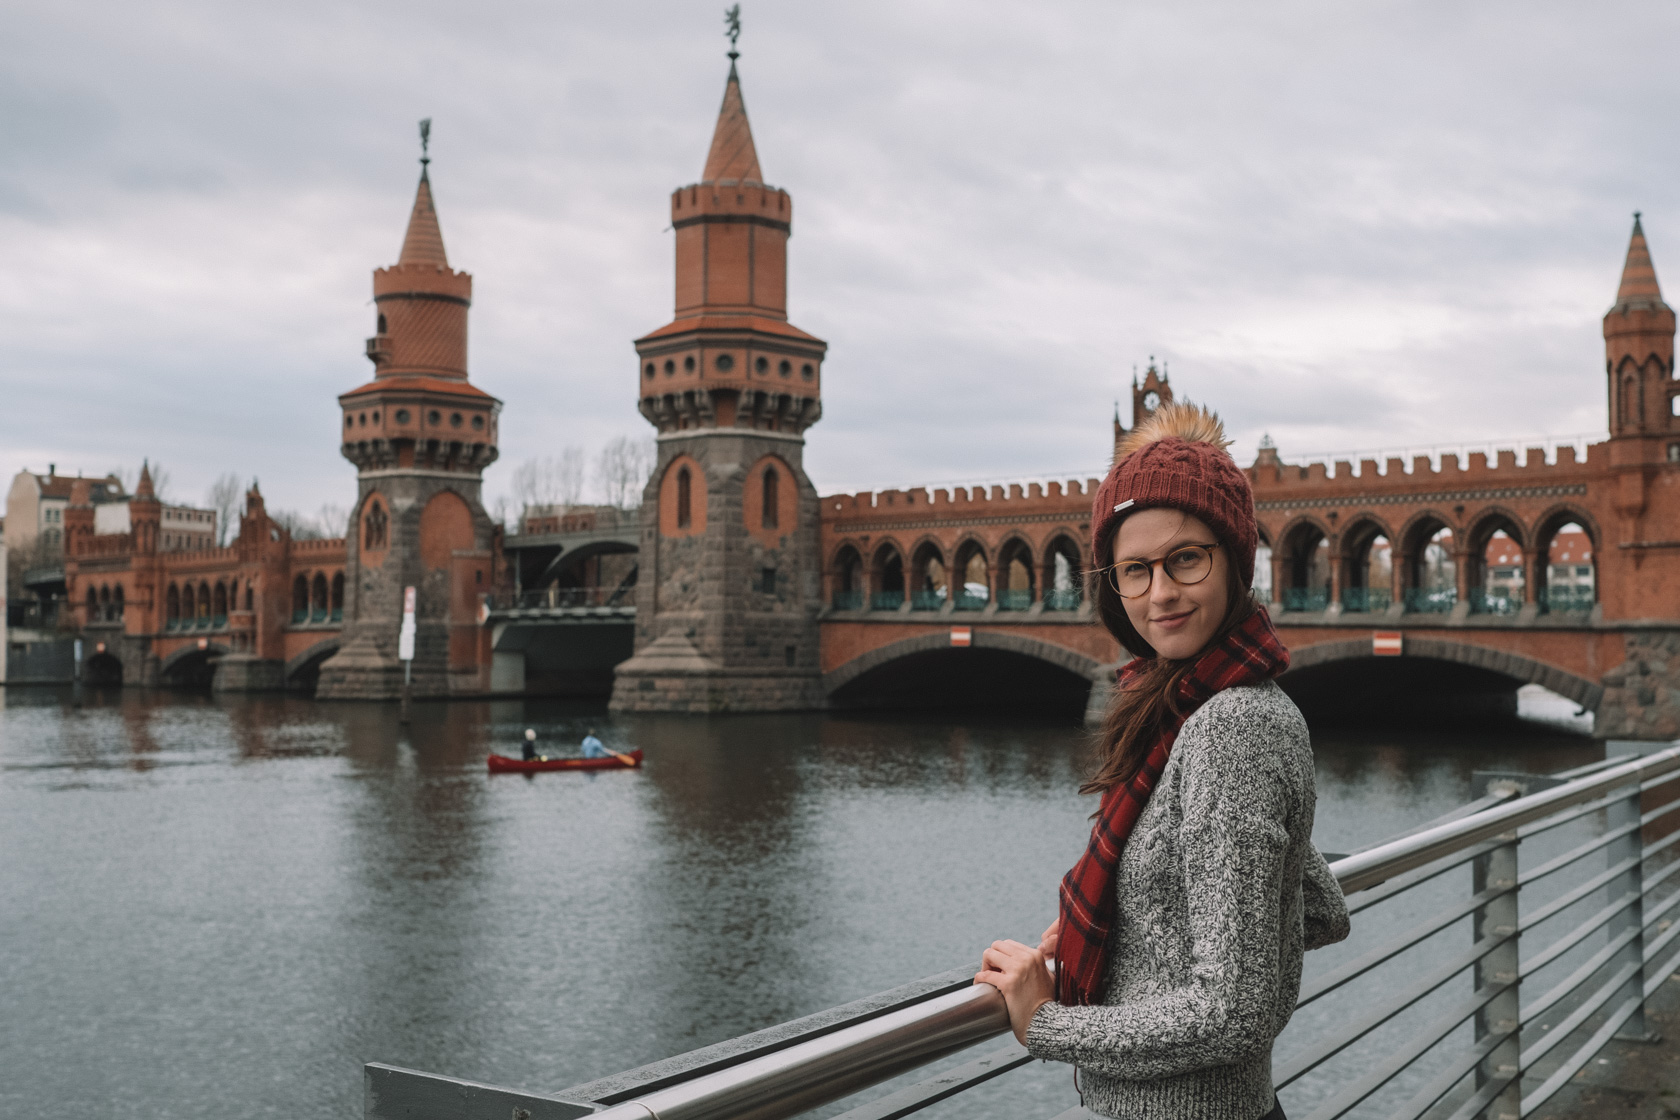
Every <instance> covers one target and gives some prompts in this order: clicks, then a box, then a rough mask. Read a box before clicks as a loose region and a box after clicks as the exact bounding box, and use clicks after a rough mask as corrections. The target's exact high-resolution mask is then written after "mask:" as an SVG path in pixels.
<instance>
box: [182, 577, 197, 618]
mask: <svg viewBox="0 0 1680 1120" xmlns="http://www.w3.org/2000/svg"><path fill="white" fill-rule="evenodd" d="M197 598H198V596H197V595H195V594H194V593H193V585H192V584H190V583H189V584H187V585H186V587H184V588H182V589H181V621H182V622H183V623H184V624H186V625H188V626H190V625H192V620H193V619H195V618H197V617H198V604H197V603H196V602H194V600H195V599H197Z"/></svg>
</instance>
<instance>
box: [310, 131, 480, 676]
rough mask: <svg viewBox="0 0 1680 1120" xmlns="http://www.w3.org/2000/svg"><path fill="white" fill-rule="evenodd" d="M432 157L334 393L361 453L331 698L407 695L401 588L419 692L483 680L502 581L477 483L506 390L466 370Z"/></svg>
mask: <svg viewBox="0 0 1680 1120" xmlns="http://www.w3.org/2000/svg"><path fill="white" fill-rule="evenodd" d="M429 124H430V122H429V121H427V122H424V123H422V125H421V138H422V144H424V143H425V142H426V140H427V139H428V137H429V127H428V126H429ZM429 163H430V160H429V158H427V156H425V155H424V154H422V156H421V160H420V164H421V171H420V185H419V188H418V189H417V190H416V192H415V196H414V209H413V211H412V213H411V214H410V215H409V219H408V230H407V233H406V234H405V235H404V236H403V244H402V252H401V253H400V254H399V255H398V257H397V263H396V264H394V265H392V266H390V267H389V268H381V269H376V270H375V271H374V274H373V302H374V307H375V311H376V315H377V319H376V323H375V332H374V335H373V337H372V338H370V339H368V341H367V356H368V358H369V360H370V361H372V362H373V367H374V377H373V380H372V381H370V382H368V383H367V384H366V385H363V386H361V387H359V388H356V389H352V390H351V391H350V392H348V393H345V394H344V395H343V396H341V397H339V398H338V403H339V406H340V409H341V412H342V423H343V427H342V429H341V432H342V436H343V438H342V442H341V444H340V448H339V450H340V451H341V452H342V453H343V455H344V457H345V458H346V459H348V460H350V461H351V462H352V463H354V464H355V465H356V479H357V494H356V506H355V510H354V512H353V513H352V515H351V517H350V522H349V524H348V526H347V527H346V529H347V532H346V539H345V602H344V614H345V626H344V634H343V644H342V645H341V647H340V649H339V652H338V653H337V654H335V655H334V656H333V657H332V659H331V660H329V661H328V662H327V663H326V664H325V665H323V666H322V667H321V677H320V683H319V685H318V686H317V689H316V695H318V696H322V697H331V698H370V699H373V698H381V697H393V696H397V695H400V693H401V691H402V686H403V668H402V663H401V662H400V661H398V659H397V635H398V631H399V629H400V628H401V624H402V609H403V590H404V588H405V587H414V588H415V589H416V596H417V605H416V630H417V633H416V642H415V656H414V666H413V671H414V683H413V687H414V694H415V695H417V696H440V695H447V694H449V693H452V692H475V691H481V690H482V689H483V688H484V687H485V686H486V685H487V680H486V674H485V669H486V662H487V658H488V654H487V653H485V652H484V649H483V646H484V642H483V635H482V634H481V632H480V631H481V627H480V625H479V605H480V601H481V597H482V596H484V595H487V594H489V593H490V591H491V588H492V586H493V580H494V576H495V572H494V561H495V549H496V541H495V527H494V524H493V523H492V521H491V520H490V518H489V516H488V515H487V514H486V513H485V512H484V506H483V502H482V500H481V488H482V485H483V483H482V473H483V470H484V468H485V467H487V466H489V465H490V464H491V463H493V462H495V460H496V456H497V448H496V439H497V435H496V430H497V423H498V418H499V416H500V413H501V407H502V402H501V401H499V400H497V399H496V398H495V397H492V396H491V395H490V394H488V393H486V392H484V390H482V389H480V388H478V387H477V386H475V385H473V384H471V383H470V382H469V381H468V378H467V311H468V308H469V307H471V305H472V277H471V276H470V275H469V274H467V273H465V272H457V271H455V270H454V269H452V268H450V266H449V258H448V257H447V255H446V254H445V253H444V248H443V232H442V229H441V228H440V227H439V225H438V217H437V209H436V206H435V205H434V204H433V201H432V184H431V176H430V174H429V167H428V165H429Z"/></svg>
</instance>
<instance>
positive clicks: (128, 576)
mask: <svg viewBox="0 0 1680 1120" xmlns="http://www.w3.org/2000/svg"><path fill="white" fill-rule="evenodd" d="M670 220H671V225H672V228H673V230H674V232H675V237H674V243H675V244H674V249H675V285H674V296H675V298H674V306H673V318H672V320H671V321H670V322H668V323H667V324H665V325H664V326H660V327H658V328H656V329H654V330H652V331H650V332H649V333H647V334H645V335H643V336H642V337H641V338H640V339H638V340H636V343H635V349H636V366H635V369H634V383H635V385H636V407H637V409H638V411H639V412H640V414H641V415H642V416H643V417H644V418H645V419H646V420H647V421H648V422H649V423H650V424H651V425H653V427H654V428H655V429H656V431H657V448H658V458H657V462H656V464H655V465H654V468H653V470H652V474H651V477H650V479H649V481H648V482H647V485H646V488H645V489H644V491H643V495H642V501H641V506H640V509H639V511H624V513H623V516H622V517H618V516H617V515H615V519H614V523H613V524H612V525H611V526H607V525H605V524H597V525H593V526H583V525H581V524H572V525H568V524H566V523H562V522H561V521H557V522H556V523H555V524H553V525H537V526H535V527H534V528H528V529H527V531H526V532H524V533H522V534H519V535H517V536H515V537H514V538H512V539H509V540H507V541H505V542H504V540H503V539H502V537H501V535H500V530H499V529H498V528H497V527H495V526H494V525H493V523H492V521H491V519H490V518H489V517H487V516H486V514H485V512H484V509H483V506H482V504H481V501H480V485H481V482H480V479H481V474H482V471H483V470H484V469H485V468H486V467H487V466H489V465H490V464H492V463H493V462H494V461H495V459H496V456H497V450H496V440H497V429H498V424H499V418H500V411H501V403H500V402H499V401H498V400H496V398H494V397H491V396H489V395H488V394H487V393H485V392H484V391H482V390H480V389H478V388H477V387H475V386H473V385H471V384H470V383H469V381H468V377H467V354H466V325H467V309H468V307H469V306H470V303H471V293H472V283H471V277H470V276H469V275H468V274H466V273H464V272H456V271H454V270H452V269H451V267H450V265H449V263H448V261H447V258H446V256H445V254H444V249H443V236H442V232H441V227H440V225H439V222H438V218H437V213H436V210H435V208H434V206H433V203H432V195H431V186H430V182H429V178H428V176H427V174H426V173H425V172H423V173H422V175H421V179H420V184H419V188H418V191H417V194H416V198H415V202H414V207H413V210H412V213H411V216H410V221H409V226H408V230H407V234H406V236H405V239H404V242H403V247H402V252H401V255H400V258H399V261H398V263H397V264H396V265H394V266H391V267H390V268H387V269H380V270H377V271H376V272H375V274H374V295H375V303H376V311H375V313H376V323H375V324H374V330H375V334H374V336H373V337H372V338H370V339H368V340H367V344H366V353H367V356H368V357H369V358H370V359H371V360H372V361H373V363H374V366H375V371H376V372H375V377H374V380H373V381H372V382H369V383H368V384H366V385H363V386H362V387H360V388H358V389H354V390H351V391H350V392H348V393H346V394H344V395H343V396H341V397H340V398H339V403H340V406H341V417H342V421H343V427H342V428H341V429H340V431H339V439H340V451H341V453H342V454H343V455H344V457H345V458H346V459H348V460H350V462H351V463H352V464H354V465H355V467H356V469H357V491H356V498H355V504H354V507H353V512H352V514H351V517H350V520H349V524H348V526H347V528H349V529H350V533H349V535H348V536H347V537H346V538H345V539H343V540H333V541H320V542H302V541H292V540H291V539H290V538H289V537H287V536H286V535H285V534H284V533H282V532H280V531H279V530H278V528H276V527H275V526H274V525H273V524H272V522H271V521H269V520H268V518H267V517H266V514H265V513H264V512H263V509H262V503H261V497H260V495H257V494H256V493H255V492H254V491H253V493H252V494H251V495H250V496H249V497H248V501H247V508H246V512H245V517H244V519H243V522H242V527H241V530H240V535H239V538H238V540H237V541H236V542H235V543H234V544H233V545H232V546H231V547H230V548H227V549H219V550H214V551H211V552H201V553H179V554H160V553H159V552H158V551H157V548H156V541H155V539H152V537H153V536H155V534H152V533H151V530H148V529H146V528H145V524H146V519H145V515H144V511H143V510H142V509H141V508H140V506H139V505H137V506H136V507H135V513H134V518H135V525H136V530H135V532H134V533H132V534H126V535H124V536H122V537H95V536H93V535H92V533H91V519H92V509H91V506H90V505H89V504H88V503H87V501H86V496H85V495H83V496H82V498H81V499H80V500H79V501H76V502H73V503H72V507H73V508H72V509H71V510H69V511H67V513H66V528H67V532H68V531H69V530H70V529H71V528H72V527H71V526H70V524H69V522H70V520H71V514H74V515H75V517H76V518H77V519H79V520H78V521H77V526H79V528H77V529H76V534H75V535H74V539H70V538H67V544H68V549H67V551H68V556H67V560H66V581H67V584H68V585H69V586H70V588H71V597H72V605H73V606H74V607H75V612H74V615H73V622H74V624H76V625H78V626H80V627H81V629H82V630H83V632H84V635H85V636H86V637H88V638H90V639H95V640H96V644H98V643H103V647H104V648H103V649H102V650H100V651H99V654H98V655H99V656H101V657H106V658H109V659H110V660H109V661H107V662H105V663H104V664H105V667H106V668H107V669H110V668H111V666H112V663H113V662H114V663H115V664H116V665H118V666H120V672H121V674H122V676H123V677H124V678H126V679H130V680H139V681H153V680H157V681H168V680H171V679H186V678H191V677H193V676H194V675H195V674H200V675H201V674H202V673H203V672H204V671H206V666H207V663H208V662H209V661H210V660H211V659H212V657H213V656H214V655H219V667H218V668H217V669H216V681H217V685H218V686H219V687H230V688H260V687H279V686H282V685H285V684H287V683H289V682H290V683H301V682H303V681H306V680H307V678H308V677H309V676H310V675H311V674H312V673H313V672H314V670H315V669H316V668H317V667H319V669H320V681H321V694H323V695H328V696H334V697H355V696H361V697H382V696H390V695H393V693H394V691H395V690H396V689H397V688H399V687H400V681H401V679H402V670H401V667H400V665H399V664H398V662H397V660H396V638H397V630H398V623H399V618H400V613H401V605H402V592H403V588H404V587H405V586H415V587H417V588H418V589H419V596H418V604H419V631H420V633H419V641H418V646H417V653H416V657H415V663H414V673H415V681H416V689H417V691H418V692H420V693H421V694H430V695H462V694H478V695H482V694H485V693H492V692H516V691H524V690H529V689H531V688H533V687H537V682H539V681H541V682H545V683H543V685H542V687H544V688H551V687H552V688H558V689H564V688H566V687H568V680H569V681H570V685H571V686H577V685H578V684H579V682H580V681H583V678H584V677H585V676H587V677H588V680H587V681H584V682H583V683H585V684H587V686H588V687H589V688H591V689H594V690H596V691H600V690H603V689H606V688H609V687H610V689H611V693H612V704H613V706H614V707H615V708H616V709H618V710H625V711H720V710H732V711H765V710H778V709H780V710H789V709H794V710H797V709H811V708H820V707H825V706H842V705H879V706H894V705H912V704H914V705H922V704H928V703H930V702H933V703H937V702H946V703H972V704H982V703H997V702H1000V701H1002V702H1007V703H1009V704H1011V705H1013V706H1021V705H1025V704H1030V703H1034V702H1043V703H1047V704H1053V705H1058V706H1073V707H1077V706H1078V705H1088V706H1089V707H1091V708H1095V707H1097V706H1100V704H1101V702H1102V700H1103V696H1104V689H1105V688H1106V683H1105V682H1106V681H1107V679H1108V676H1109V673H1110V671H1111V669H1112V667H1113V666H1114V665H1115V663H1116V661H1117V660H1118V657H1119V650H1118V649H1117V648H1116V646H1115V645H1114V643H1113V642H1112V641H1111V640H1110V639H1109V638H1108V637H1107V636H1106V635H1105V634H1104V633H1103V632H1102V631H1101V630H1100V629H1099V628H1098V627H1096V626H1094V625H1093V624H1092V620H1091V617H1090V613H1089V609H1088V607H1086V605H1085V604H1084V596H1083V584H1084V575H1083V570H1084V567H1085V557H1086V553H1087V551H1088V548H1089V531H1090V526H1089V518H1088V511H1089V505H1090V500H1091V493H1092V488H1093V486H1094V483H1095V479H1094V478H1086V479H1082V480H1069V481H1047V482H1036V483H1022V484H1014V485H1008V486H978V487H947V488H941V489H928V488H909V489H900V490H886V491H881V492H875V493H862V494H840V495H829V496H827V497H824V496H821V495H820V494H819V493H818V492H817V490H816V489H815V487H814V486H813V485H812V484H811V482H810V480H809V478H808V477H807V476H806V475H805V473H804V469H803V450H804V445H805V440H806V433H807V431H808V430H809V429H810V427H811V426H812V425H814V424H816V423H817V422H818V421H819V420H820V419H821V416H822V403H821V389H822V382H823V378H824V377H825V375H826V371H825V366H824V363H825V361H826V356H827V344H826V343H825V342H824V341H823V340H821V339H818V338H816V337H814V336H812V335H810V334H807V333H805V332H804V331H801V330H799V329H798V328H796V327H794V326H793V325H792V324H791V323H790V322H789V321H788V314H787V285H788V278H789V272H788V267H787V266H788V261H787V256H786V253H787V242H788V239H789V238H790V236H791V234H792V226H793V202H792V199H791V197H790V195H789V194H788V192H787V191H785V190H782V189H780V188H776V187H772V186H769V185H767V184H766V183H765V182H764V179H763V172H762V170H761V168H760V166H759V162H758V156H757V151H756V148H755V146H754V143H753V138H752V133H751V129H750V127H749V125H748V122H747V116H746V108H745V102H744V99H743V97H742V94H741V88H740V80H739V76H738V74H737V72H736V70H735V68H734V67H731V70H730V73H729V76H728V79H727V81H726V84H725V92H724V99H723V104H722V107H721V109H720V112H719V115H718V120H717V124H716V127H715V131H714V135H713V138H712V144H711V148H710V151H709V153H708V156H707V159H706V164H705V168H704V170H703V172H702V175H701V178H700V180H699V181H697V182H695V183H692V184H689V185H687V186H684V187H681V188H680V189H678V190H676V191H674V192H673V193H672V194H671V196H670ZM1674 332H1675V317H1674V312H1673V311H1672V310H1670V309H1669V307H1668V306H1667V305H1666V304H1665V303H1664V302H1663V300H1662V295H1661V292H1660V289H1659V287H1658V284H1657V277H1656V273H1655V270H1654V268H1653V266H1652V264H1651V259H1650V254H1649V250H1648V247H1647V245H1646V240H1645V235H1644V231H1643V228H1642V226H1641V225H1640V223H1639V222H1638V220H1637V219H1636V221H1635V224H1634V228H1633V233H1632V237H1631V240H1630V242H1629V245H1628V249H1627V254H1626V258H1625V262H1624V265H1623V269H1622V276H1621V283H1620V286H1619V288H1618V290H1617V292H1616V297H1615V301H1614V304H1613V306H1612V307H1611V308H1610V310H1609V312H1608V313H1607V314H1606V315H1605V317H1604V340H1605V349H1606V360H1605V367H1604V371H1603V378H1604V379H1603V381H1599V380H1598V377H1599V374H1598V373H1597V372H1596V371H1592V372H1590V373H1587V372H1585V371H1584V374H1583V381H1584V382H1585V381H1586V380H1587V378H1589V377H1590V379H1591V380H1592V382H1593V383H1595V384H1602V385H1604V386H1605V389H1606V410H1607V416H1606V419H1607V429H1608V437H1607V438H1606V439H1604V440H1602V441H1599V442H1593V443H1591V444H1590V445H1589V446H1586V447H1585V448H1584V454H1577V452H1576V449H1575V447H1573V446H1569V445H1565V446H1560V447H1556V448H1553V449H1551V450H1547V449H1545V448H1511V449H1508V450H1502V451H1497V452H1496V453H1495V454H1494V455H1493V457H1492V458H1491V459H1489V458H1488V457H1487V456H1486V455H1484V454H1481V453H1476V454H1470V455H1468V456H1461V455H1459V454H1456V453H1445V454H1440V455H1437V456H1432V457H1413V458H1412V459H1411V460H1410V461H1409V462H1408V461H1403V460H1401V459H1398V458H1389V457H1385V458H1384V460H1383V461H1381V462H1379V461H1377V460H1376V459H1375V458H1374V457H1369V458H1362V457H1358V456H1352V457H1349V460H1348V461H1345V462H1332V463H1309V464H1305V465H1302V464H1292V463H1286V462H1285V461H1284V459H1283V457H1282V456H1281V455H1280V454H1279V452H1278V450H1277V449H1275V448H1272V447H1270V446H1262V447H1261V448H1259V449H1258V451H1257V452H1255V453H1254V457H1253V459H1252V460H1250V461H1251V463H1252V465H1251V466H1250V467H1249V468H1248V469H1249V476H1250V478H1251V480H1252V482H1253V485H1254V490H1255V495H1256V500H1257V506H1258V515H1259V522H1260V530H1261V535H1262V545H1263V552H1262V554H1261V560H1262V562H1261V564H1260V566H1259V569H1260V570H1259V577H1260V578H1259V579H1258V580H1257V591H1259V592H1260V593H1261V594H1262V595H1263V596H1264V597H1265V598H1266V599H1267V600H1268V601H1269V603H1270V607H1271V610H1272V613H1273V615H1274V617H1275V618H1276V620H1277V622H1278V623H1279V626H1280V628H1281V630H1282V632H1283V635H1284V637H1285V640H1286V641H1287V642H1288V644H1289V646H1290V648H1291V650H1292V651H1293V654H1294V666H1295V667H1294V669H1293V670H1292V671H1291V673H1290V675H1289V682H1290V687H1291V688H1292V689H1293V690H1295V691H1296V692H1297V694H1298V695H1301V696H1311V697H1313V698H1314V700H1315V702H1316V703H1323V704H1326V705H1333V704H1335V703H1337V702H1345V698H1347V697H1350V696H1351V697H1356V698H1357V699H1358V702H1359V704H1360V711H1361V712H1362V713H1363V712H1368V711H1370V710H1371V708H1372V705H1374V704H1375V703H1377V702H1378V701H1380V700H1383V699H1385V698H1386V699H1388V700H1390V701H1392V702H1394V703H1396V704H1399V705H1402V706H1410V705H1412V704H1413V703H1415V702H1416V700H1417V699H1418V698H1432V697H1436V696H1439V695H1442V694H1452V695H1454V696H1457V697H1459V698H1460V699H1464V700H1466V702H1469V703H1472V704H1473V705H1475V704H1482V703H1492V704H1494V705H1495V706H1500V705H1504V706H1509V703H1510V701H1511V698H1512V696H1513V695H1514V690H1515V688H1516V687H1517V686H1518V685H1520V684H1522V683H1525V682H1534V683H1538V684H1541V685H1544V686H1545V687H1547V688H1549V689H1551V690H1552V691H1554V692H1556V693H1559V694H1561V695H1563V696H1565V697H1568V698H1570V699H1572V700H1575V701H1576V702H1578V703H1580V704H1581V705H1582V706H1584V707H1587V708H1591V709H1596V711H1597V712H1598V716H1599V719H1598V730H1599V732H1600V733H1601V734H1606V735H1623V736H1630V737H1650V738H1661V737H1671V736H1675V735H1680V403H1677V402H1680V380H1676V378H1675V368H1674ZM629 372H630V371H628V370H627V371H626V373H627V374H628V373H629ZM1171 396H1172V387H1171V386H1170V385H1169V384H1168V383H1167V380H1166V378H1165V377H1164V376H1162V375H1161V374H1160V373H1158V372H1157V371H1155V370H1154V369H1153V368H1151V369H1150V370H1149V372H1148V373H1147V375H1146V376H1145V378H1144V379H1143V381H1142V382H1141V383H1139V382H1136V381H1134V385H1133V400H1132V418H1133V421H1134V423H1135V422H1136V421H1137V420H1139V419H1141V418H1143V417H1146V416H1148V415H1149V414H1150V412H1151V411H1152V410H1154V409H1156V408H1158V407H1160V405H1161V404H1162V403H1163V402H1164V401H1167V400H1170V399H1171ZM1209 403H1212V404H1213V405H1215V406H1217V405H1218V402H1217V401H1212V402H1209ZM1230 419H1233V420H1236V419H1239V418H1237V417H1230ZM1114 428H1115V432H1114V434H1115V436H1116V438H1118V436H1119V435H1120V434H1121V429H1120V424H1119V420H1118V417H1116V420H1115V424H1114ZM1243 458H1244V459H1246V458H1247V453H1244V454H1243ZM1105 467H1106V464H1093V471H1092V473H1093V474H1096V473H1099V472H1100V471H1101V470H1102V469H1104V468H1105ZM153 504H154V505H155V500H154V501H153ZM1566 534H1567V536H1568V538H1569V539H1571V540H1577V541H1582V542H1584V544H1585V547H1584V551H1586V552H1587V553H1588V554H1589V556H1590V559H1588V557H1582V556H1576V557H1571V558H1569V559H1570V562H1569V563H1567V564H1560V563H1558V561H1559V559H1560V557H1559V556H1556V555H1554V553H1556V552H1557V551H1558V549H1557V547H1556V546H1557V542H1558V541H1559V540H1560V538H1562V537H1564V536H1565V535H1566ZM504 545H505V548H504ZM568 565H570V567H568ZM1583 573H1584V574H1583ZM609 584H610V586H609ZM113 600H114V602H113ZM632 602H634V606H633V607H632V606H631V605H630V604H631V603H632ZM341 612H342V619H341V617H340V614H341ZM341 630H342V633H341ZM1379 633H1380V634H1382V635H1385V638H1384V640H1383V642H1382V643H1381V644H1382V648H1383V649H1384V650H1386V651H1388V652H1390V653H1396V654H1398V656H1382V657H1379V656H1376V653H1377V649H1378V643H1377V638H1376V636H1377V635H1378V634H1379ZM1396 636H1397V638H1396ZM323 659H325V664H324V665H323V664H322V661H323ZM545 659H546V661H545ZM89 665H90V668H92V667H93V665H94V663H93V662H91V661H90V663H89ZM568 674H569V675H570V676H569V677H568ZM1093 684H1095V685H1096V686H1097V687H1093Z"/></svg>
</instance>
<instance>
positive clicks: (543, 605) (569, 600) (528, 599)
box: [490, 585, 636, 611]
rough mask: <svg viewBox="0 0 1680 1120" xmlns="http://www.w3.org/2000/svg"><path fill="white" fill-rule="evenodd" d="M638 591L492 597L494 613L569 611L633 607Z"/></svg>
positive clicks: (548, 591) (549, 591)
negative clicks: (589, 608)
mask: <svg viewBox="0 0 1680 1120" xmlns="http://www.w3.org/2000/svg"><path fill="white" fill-rule="evenodd" d="M635 605H636V588H635V586H634V585H632V586H629V587H548V588H544V589H542V590H540V591H503V592H498V593H497V594H495V595H492V596H491V597H490V608H491V609H492V610H499V611H506V610H524V611H534V610H569V609H583V608H588V607H634V606H635Z"/></svg>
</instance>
